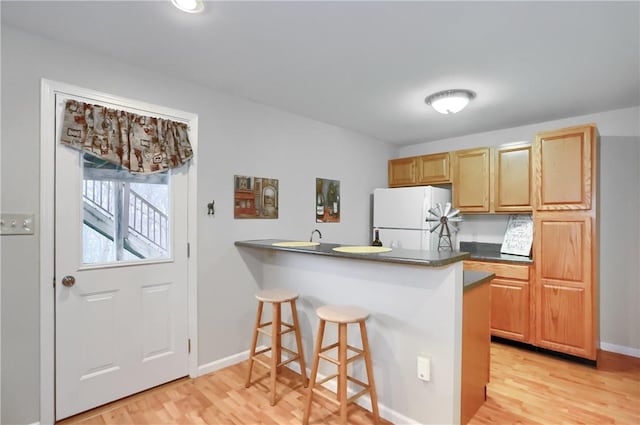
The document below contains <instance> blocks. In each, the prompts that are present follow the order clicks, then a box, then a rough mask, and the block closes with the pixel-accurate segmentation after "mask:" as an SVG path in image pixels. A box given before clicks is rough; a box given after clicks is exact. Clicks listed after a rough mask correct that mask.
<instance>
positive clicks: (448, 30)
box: [1, 0, 640, 145]
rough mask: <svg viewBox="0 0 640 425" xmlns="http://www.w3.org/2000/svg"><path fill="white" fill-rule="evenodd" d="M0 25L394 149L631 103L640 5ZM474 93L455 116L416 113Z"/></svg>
mask: <svg viewBox="0 0 640 425" xmlns="http://www.w3.org/2000/svg"><path fill="white" fill-rule="evenodd" d="M1 7H2V11H1V13H2V25H3V27H4V26H11V27H14V28H18V29H21V30H24V31H28V32H31V33H36V34H39V35H42V36H44V37H47V38H50V39H55V40H59V41H62V42H65V43H69V44H72V45H76V46H79V47H81V48H86V50H87V51H89V52H92V53H98V54H101V55H107V56H110V57H114V58H117V59H120V60H122V61H125V62H128V63H133V64H137V65H139V66H142V67H147V68H150V69H153V70H154V71H155V72H162V73H166V74H168V75H170V76H172V77H176V78H179V79H181V80H188V81H191V82H195V83H198V84H201V85H205V86H208V87H211V88H213V89H215V90H219V91H222V92H225V93H229V94H233V95H237V96H241V97H243V98H247V99H251V100H253V101H256V102H260V103H263V104H267V105H272V106H275V107H277V108H280V109H284V110H287V111H290V112H293V113H296V114H299V115H303V116H306V117H309V118H312V119H315V120H318V121H322V122H326V123H330V124H334V125H337V126H340V127H344V128H348V129H352V130H355V131H357V132H360V133H364V134H367V135H370V136H373V137H375V138H378V139H380V140H384V141H388V142H392V143H396V144H399V145H407V144H414V143H420V142H426V141H433V140H439V139H443V138H448V137H455V136H460V135H465V134H473V133H478V132H483V131H490V130H496V129H501V128H508V127H514V126H520V125H526V124H532V123H538V122H544V121H549V120H554V119H560V118H566V117H572V116H578V115H583V114H589V113H593V112H600V111H606V110H613V109H619V108H626V107H630V106H637V105H640V2H638V1H633V2H610V1H607V2H592V1H584V2H583V1H569V2H523V1H512V2H481V1H472V2H458V1H453V2H452V1H449V2H427V1H424V2H415V1H414V2H397V1H396V2H393V1H390V2H380V1H352V2H340V1H337V2H308V1H298V2H292V1H288V2H269V1H261V2H244V1H231V2H219V1H215V2H206V3H205V11H204V12H203V13H201V14H198V15H193V14H186V13H183V12H180V11H178V10H177V9H175V8H174V7H173V6H172V5H171V4H170V2H169V1H168V0H167V1H142V2H135V1H120V2H117V1H104V2H96V1H75V2H57V1H44V2H34V1H20V2H12V1H6V0H3V1H2V2H1ZM452 88H466V89H471V90H473V91H475V92H476V93H477V97H476V99H475V100H473V101H472V103H471V104H470V105H469V106H468V107H467V109H465V110H463V111H462V112H460V113H458V114H456V115H441V114H439V113H437V112H435V111H434V110H432V109H431V108H430V107H428V106H427V105H425V104H424V98H425V97H426V96H427V95H429V94H431V93H433V92H436V91H440V90H444V89H452Z"/></svg>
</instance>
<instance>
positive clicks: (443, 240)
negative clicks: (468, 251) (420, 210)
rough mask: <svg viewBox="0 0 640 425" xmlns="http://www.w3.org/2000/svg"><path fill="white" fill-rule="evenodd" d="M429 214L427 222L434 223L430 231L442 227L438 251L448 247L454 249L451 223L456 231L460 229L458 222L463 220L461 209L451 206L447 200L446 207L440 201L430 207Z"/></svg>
mask: <svg viewBox="0 0 640 425" xmlns="http://www.w3.org/2000/svg"><path fill="white" fill-rule="evenodd" d="M428 212H429V214H428V215H427V219H426V220H425V221H426V222H427V223H433V224H432V225H431V229H429V231H430V232H431V233H433V232H435V231H436V230H437V229H438V228H440V234H439V235H438V251H440V250H441V249H448V250H450V251H453V244H452V243H451V230H450V229H449V224H451V228H452V229H453V231H454V232H457V231H458V223H459V222H461V221H462V217H460V216H459V215H458V214H460V210H459V209H457V208H451V202H447V203H446V204H445V205H444V207H443V206H442V204H441V203H440V202H438V203H437V204H436V206H435V207H433V208H430V209H429V211H428Z"/></svg>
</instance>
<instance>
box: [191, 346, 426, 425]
mask: <svg viewBox="0 0 640 425" xmlns="http://www.w3.org/2000/svg"><path fill="white" fill-rule="evenodd" d="M262 348H265V347H258V348H257V349H256V350H257V351H259V350H261V349H262ZM248 358H249V350H247V351H243V352H241V353H237V354H233V355H231V356H228V357H225V358H223V359H220V360H216V361H213V362H211V363H207V364H203V365H202V366H199V367H198V376H201V375H205V374H207V373H211V372H215V371H216V370H220V369H223V368H225V367H228V366H231V365H234V364H236V363H240V362H242V361H245V360H247V359H248ZM283 359H286V356H285V357H283ZM285 367H288V368H289V369H291V370H292V371H294V372H296V373H298V374H299V373H300V365H299V364H298V363H296V362H292V363H289V364H288V365H286V366H285ZM310 374H311V370H310V369H307V376H309V375H310ZM325 377H326V376H325V375H322V374H318V378H317V380H318V381H320V380H322V379H324V378H325ZM325 386H326V387H327V388H329V389H330V390H332V391H334V392H335V391H336V382H335V381H330V382H328V383H327V384H325ZM353 393H354V391H349V395H350V396H351V395H353ZM356 404H358V405H359V406H362V407H363V408H364V409H367V410H369V411H371V410H370V409H371V398H369V396H362V397H360V398H359V399H358V400H356ZM378 410H379V411H380V416H381V417H383V418H384V419H386V420H388V421H390V422H392V423H394V424H403V425H420V422H418V421H415V420H413V419H411V418H408V417H406V416H404V415H403V414H401V413H399V412H396V411H395V410H393V409H390V408H388V407H387V406H385V405H384V404H380V403H378Z"/></svg>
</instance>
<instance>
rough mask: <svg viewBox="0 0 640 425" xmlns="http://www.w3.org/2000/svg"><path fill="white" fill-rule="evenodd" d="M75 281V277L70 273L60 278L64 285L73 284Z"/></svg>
mask: <svg viewBox="0 0 640 425" xmlns="http://www.w3.org/2000/svg"><path fill="white" fill-rule="evenodd" d="M75 283H76V278H75V277H73V276H71V275H67V276H65V277H63V278H62V284H63V285H64V286H73V285H74V284H75Z"/></svg>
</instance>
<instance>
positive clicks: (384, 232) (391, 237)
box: [373, 186, 451, 250]
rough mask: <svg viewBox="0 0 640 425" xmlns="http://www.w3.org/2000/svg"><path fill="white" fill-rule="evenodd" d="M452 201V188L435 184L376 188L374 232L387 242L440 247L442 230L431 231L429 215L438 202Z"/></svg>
mask: <svg viewBox="0 0 640 425" xmlns="http://www.w3.org/2000/svg"><path fill="white" fill-rule="evenodd" d="M438 202H439V203H441V204H442V205H443V206H444V204H445V203H446V202H451V191H450V190H449V189H442V188H439V187H433V186H417V187H398V188H390V189H374V191H373V233H374V234H375V229H378V231H379V235H380V241H382V245H383V246H388V247H391V248H404V249H423V250H436V249H437V248H438V233H439V230H436V231H435V232H433V233H431V232H429V229H430V228H431V224H432V223H427V222H426V218H427V215H428V211H429V209H430V208H432V207H434V206H435V205H436V204H437V203H438Z"/></svg>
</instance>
